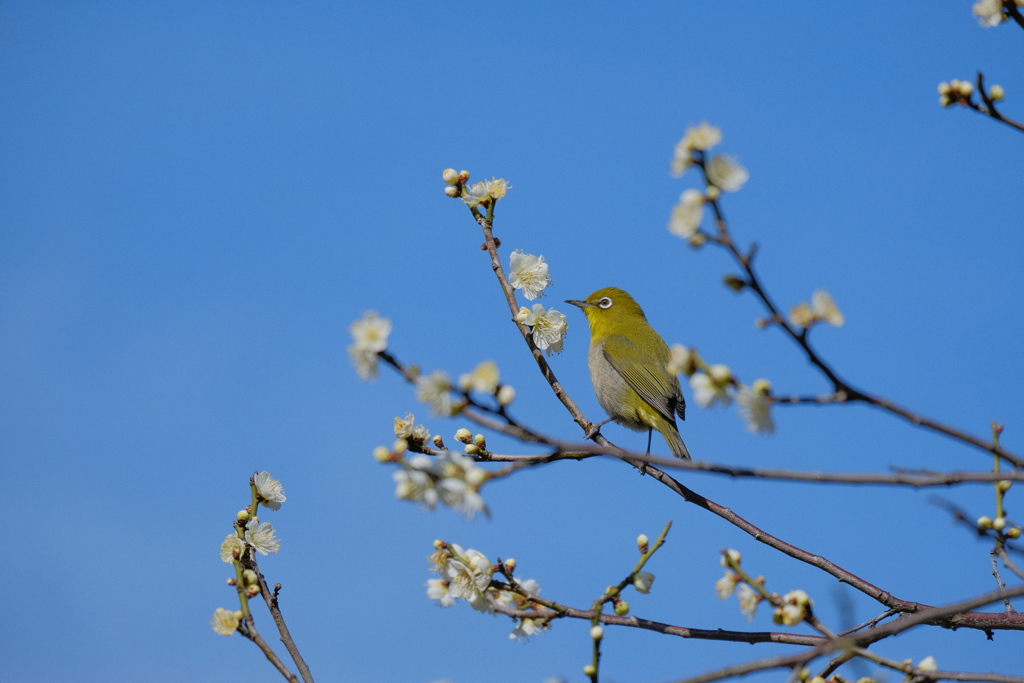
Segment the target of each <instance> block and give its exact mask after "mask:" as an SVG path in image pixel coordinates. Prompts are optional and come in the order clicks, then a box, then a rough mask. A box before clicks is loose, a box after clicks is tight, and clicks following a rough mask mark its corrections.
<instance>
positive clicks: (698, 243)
mask: <svg viewBox="0 0 1024 683" xmlns="http://www.w3.org/2000/svg"><path fill="white" fill-rule="evenodd" d="M686 241H687V242H689V243H690V246H691V247H693V248H694V249H700V248H701V247H703V246H704V245H705V244H706V243H707V241H708V236H707V235H705V234H704V233H702V232H700V231H697V232H695V233H693V234H692V235H690V236H689V237H688V238H686Z"/></svg>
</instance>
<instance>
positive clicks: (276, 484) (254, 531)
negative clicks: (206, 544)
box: [210, 471, 286, 636]
mask: <svg viewBox="0 0 1024 683" xmlns="http://www.w3.org/2000/svg"><path fill="white" fill-rule="evenodd" d="M250 485H251V486H252V491H253V496H254V497H255V499H256V505H255V506H246V508H245V509H244V510H240V511H239V512H238V514H237V515H236V516H235V519H236V521H235V531H234V532H232V533H230V534H228V535H227V536H226V537H225V538H224V540H223V541H222V542H221V544H220V559H221V561H223V562H226V563H228V564H232V565H234V566H235V574H236V576H235V577H232V578H231V579H229V580H228V584H229V585H233V586H237V587H238V590H239V591H240V592H241V593H243V594H244V596H245V597H250V598H251V597H253V596H255V595H258V594H259V592H260V587H259V577H258V575H257V574H256V572H255V571H253V570H252V569H244V570H243V569H242V567H243V566H244V565H243V563H244V562H246V561H247V560H246V558H247V556H251V554H252V553H254V552H256V553H259V554H260V555H268V554H270V553H277V552H278V551H279V550H280V549H281V542H280V540H279V539H278V538H277V532H276V531H275V530H274V527H273V526H272V525H271V524H270V522H261V521H260V520H259V518H258V517H257V516H256V513H257V510H258V507H259V506H260V505H263V506H264V507H267V508H269V509H271V510H280V509H281V503H283V502H284V501H285V499H286V498H285V494H284V486H282V485H281V482H280V481H278V480H277V479H274V477H273V476H271V474H270V472H265V471H264V472H259V473H257V474H254V475H253V477H252V479H251V480H250ZM242 616H243V613H242V612H241V611H234V612H233V611H231V610H227V609H224V608H222V607H221V608H218V609H217V611H216V612H214V614H213V621H211V622H210V626H211V627H212V628H213V630H214V632H215V633H218V634H220V635H224V636H230V635H231V634H233V633H234V632H235V631H237V630H238V627H239V625H240V624H241V621H242Z"/></svg>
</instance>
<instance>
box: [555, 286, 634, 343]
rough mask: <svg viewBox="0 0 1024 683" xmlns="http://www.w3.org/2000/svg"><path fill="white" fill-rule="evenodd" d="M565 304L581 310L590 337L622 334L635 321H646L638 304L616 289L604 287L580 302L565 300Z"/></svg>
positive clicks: (577, 300)
mask: <svg viewBox="0 0 1024 683" xmlns="http://www.w3.org/2000/svg"><path fill="white" fill-rule="evenodd" d="M565 303H567V304H572V305H573V306H579V307H580V308H581V309H583V312H584V313H586V315H587V322H588V323H590V334H591V337H600V336H604V335H606V334H623V333H624V332H627V331H628V330H629V329H630V328H631V327H632V326H633V325H634V324H635V323H636V322H637V321H639V320H642V321H644V322H646V321H647V318H646V317H645V316H644V309H642V308H640V304H638V303H637V302H636V301H634V300H633V297H631V296H630V295H629V294H627V293H626V292H625V291H623V290H621V289H619V288H618V287H605V288H603V289H599V290H597V291H596V292H594V293H593V294H591V295H590V296H588V297H587V298H586V299H584V300H582V301H581V300H579V299H567V300H566V302H565Z"/></svg>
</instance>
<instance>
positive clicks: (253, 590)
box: [245, 586, 260, 598]
mask: <svg viewBox="0 0 1024 683" xmlns="http://www.w3.org/2000/svg"><path fill="white" fill-rule="evenodd" d="M245 594H246V595H248V596H249V597H250V598H254V597H256V596H257V595H259V594H260V587H259V586H249V587H248V588H246V589H245Z"/></svg>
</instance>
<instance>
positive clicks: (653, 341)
mask: <svg viewBox="0 0 1024 683" xmlns="http://www.w3.org/2000/svg"><path fill="white" fill-rule="evenodd" d="M565 303H567V304H572V305H573V306H579V307H580V308H581V309H583V312H584V313H586V315H587V322H588V323H590V354H589V355H588V357H587V361H588V364H589V365H590V379H591V381H592V382H593V383H594V393H596V394H597V401H598V403H600V404H601V407H602V408H604V409H605V412H607V413H608V415H609V418H610V419H609V420H605V422H609V421H611V420H615V421H616V422H618V423H619V424H620V425H622V426H624V427H628V428H629V429H633V430H635V431H638V432H642V431H646V432H647V452H648V453H649V452H650V450H651V430H654V429H657V430H658V431H659V432H660V433H661V435H662V436H663V437H665V442H666V443H667V444H668V447H669V450H671V451H672V455H674V456H676V457H677V458H682V459H683V460H689V459H690V451H688V450H687V449H686V444H684V443H683V439H682V437H680V436H679V429H678V428H677V427H676V418H675V416H676V414H678V415H679V417H680V419H684V420H685V419H686V400H685V399H684V398H683V392H682V390H681V389H680V388H679V380H678V379H677V378H676V377H675V375H671V374H669V371H668V369H667V368H666V367H665V366H666V364H667V363H668V361H669V358H670V357H671V353H670V352H669V350H668V344H666V343H665V340H664V339H662V338H661V337H660V336H659V335H658V333H657V332H655V331H654V328H652V327H651V325H650V323H648V322H647V317H646V316H644V311H643V309H642V308H640V305H639V304H637V302H636V301H634V300H633V297H631V296H630V295H629V294H627V293H626V292H624V291H623V290H621V289H617V288H615V287H605V288H604V289H599V290H597V291H596V292H594V293H593V294H591V295H590V296H588V297H587V299H586V301H579V300H578V299H570V300H568V301H566V302H565ZM601 424H604V422H602V423H601Z"/></svg>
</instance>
